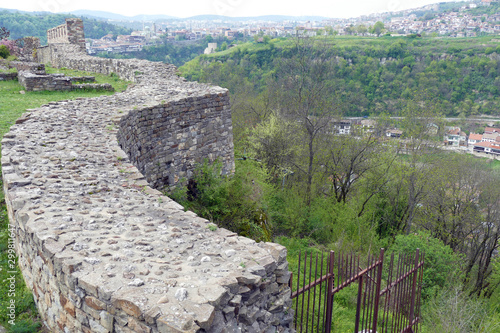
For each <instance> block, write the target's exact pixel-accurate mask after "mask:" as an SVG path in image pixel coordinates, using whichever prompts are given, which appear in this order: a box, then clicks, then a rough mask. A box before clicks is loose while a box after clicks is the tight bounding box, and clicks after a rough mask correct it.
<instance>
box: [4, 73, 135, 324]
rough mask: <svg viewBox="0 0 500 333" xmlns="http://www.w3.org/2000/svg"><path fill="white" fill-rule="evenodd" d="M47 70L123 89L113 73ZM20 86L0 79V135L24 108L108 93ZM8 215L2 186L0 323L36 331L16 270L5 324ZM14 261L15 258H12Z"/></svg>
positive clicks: (27, 294) (33, 312) (30, 303)
mask: <svg viewBox="0 0 500 333" xmlns="http://www.w3.org/2000/svg"><path fill="white" fill-rule="evenodd" d="M47 72H50V73H55V72H62V73H65V74H67V75H78V76H82V75H92V76H95V77H96V81H97V83H110V84H112V85H113V87H114V88H115V90H116V91H123V90H125V89H126V87H127V85H128V83H127V82H125V81H122V80H119V79H118V78H117V77H116V76H113V77H109V76H104V75H99V74H90V73H84V72H77V71H70V70H56V69H53V68H48V69H47ZM23 89H24V88H23V87H22V86H21V85H20V84H19V83H18V82H17V81H6V82H0V101H1V103H0V138H1V137H3V135H4V134H5V133H7V132H8V131H9V128H10V126H11V125H12V124H13V123H14V122H15V120H16V119H17V118H19V116H20V115H21V114H22V113H24V112H25V110H26V109H29V108H36V107H39V106H41V105H43V104H46V103H49V102H54V101H60V100H68V99H75V98H77V97H97V96H101V95H110V94H113V93H110V92H98V91H90V92H82V91H72V92H57V91H44V92H26V93H25V94H21V93H20V92H21V91H22V90H23ZM7 225H8V217H7V212H6V207H5V201H4V193H3V185H2V186H1V187H0V281H2V283H0V324H1V325H4V326H5V327H6V328H7V330H8V331H9V332H36V331H37V330H38V329H39V328H40V326H41V325H40V323H39V319H38V318H37V311H36V307H35V304H34V302H33V296H32V294H31V292H30V291H29V289H28V288H27V287H26V286H25V284H24V280H23V278H22V275H21V273H20V271H19V269H17V271H16V274H15V277H16V296H15V300H16V319H15V323H16V325H15V326H12V325H10V324H8V323H7V320H8V317H7V305H8V302H9V301H10V298H9V297H8V286H7V285H8V284H7V283H5V281H6V278H8V277H10V276H11V274H9V273H8V253H7V250H8V247H7V242H8V235H7ZM16 262H17V260H16Z"/></svg>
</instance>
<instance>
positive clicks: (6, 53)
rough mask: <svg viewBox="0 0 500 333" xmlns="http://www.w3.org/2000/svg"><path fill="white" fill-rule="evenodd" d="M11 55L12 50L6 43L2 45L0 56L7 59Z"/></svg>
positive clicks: (0, 46)
mask: <svg viewBox="0 0 500 333" xmlns="http://www.w3.org/2000/svg"><path fill="white" fill-rule="evenodd" d="M8 56H10V51H9V49H8V48H7V46H5V45H0V58H4V59H7V57H8Z"/></svg>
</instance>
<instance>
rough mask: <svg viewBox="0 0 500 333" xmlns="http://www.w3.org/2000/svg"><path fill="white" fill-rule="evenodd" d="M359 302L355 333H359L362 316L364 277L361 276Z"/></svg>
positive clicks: (359, 280)
mask: <svg viewBox="0 0 500 333" xmlns="http://www.w3.org/2000/svg"><path fill="white" fill-rule="evenodd" d="M358 283H359V285H358V302H357V304H356V323H355V326H354V332H356V333H357V332H359V319H360V316H361V303H362V294H363V275H361V276H360V277H359V279H358Z"/></svg>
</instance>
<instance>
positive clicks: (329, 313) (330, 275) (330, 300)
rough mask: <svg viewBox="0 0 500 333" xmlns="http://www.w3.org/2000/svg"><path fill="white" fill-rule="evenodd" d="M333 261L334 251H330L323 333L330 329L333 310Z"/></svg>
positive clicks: (327, 332)
mask: <svg viewBox="0 0 500 333" xmlns="http://www.w3.org/2000/svg"><path fill="white" fill-rule="evenodd" d="M334 263H335V252H333V251H330V265H329V266H328V287H327V288H328V290H327V292H326V295H327V296H326V297H327V298H326V316H325V333H330V332H331V330H332V311H333V293H332V292H333V286H334V282H335V281H334V278H335V277H334V276H333V265H334Z"/></svg>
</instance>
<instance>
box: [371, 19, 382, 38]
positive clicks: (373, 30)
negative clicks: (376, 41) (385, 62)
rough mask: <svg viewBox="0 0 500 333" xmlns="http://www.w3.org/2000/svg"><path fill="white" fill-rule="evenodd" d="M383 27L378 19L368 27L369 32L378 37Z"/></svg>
mask: <svg viewBox="0 0 500 333" xmlns="http://www.w3.org/2000/svg"><path fill="white" fill-rule="evenodd" d="M384 29H385V26H384V23H383V22H380V21H377V22H376V23H375V24H374V25H373V26H372V27H371V29H370V32H371V33H372V34H376V35H377V37H379V36H380V35H381V34H382V33H383V31H384Z"/></svg>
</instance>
